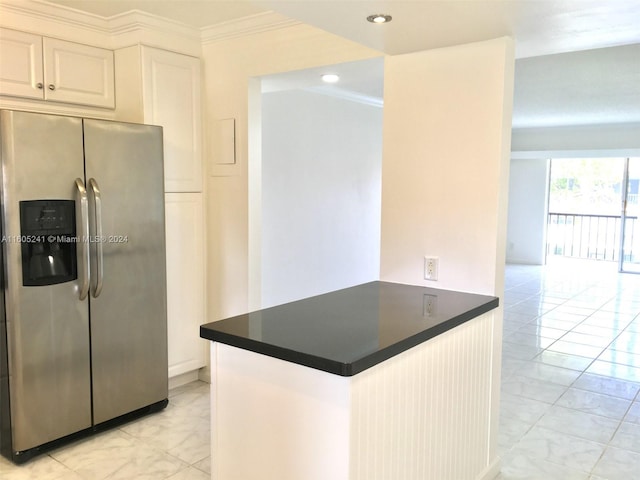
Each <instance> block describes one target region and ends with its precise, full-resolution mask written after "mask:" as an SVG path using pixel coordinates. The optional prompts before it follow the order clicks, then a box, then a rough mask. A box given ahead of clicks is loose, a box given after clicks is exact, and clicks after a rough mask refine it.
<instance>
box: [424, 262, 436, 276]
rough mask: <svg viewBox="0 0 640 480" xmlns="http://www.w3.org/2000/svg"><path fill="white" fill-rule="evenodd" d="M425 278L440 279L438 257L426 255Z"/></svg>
mask: <svg viewBox="0 0 640 480" xmlns="http://www.w3.org/2000/svg"><path fill="white" fill-rule="evenodd" d="M424 278H425V280H433V281H435V280H438V257H424Z"/></svg>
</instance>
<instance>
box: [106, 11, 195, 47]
mask: <svg viewBox="0 0 640 480" xmlns="http://www.w3.org/2000/svg"><path fill="white" fill-rule="evenodd" d="M107 22H108V24H109V28H110V32H111V34H112V35H121V34H123V33H129V32H131V31H134V30H140V29H145V30H154V31H156V32H158V33H168V34H172V35H181V36H183V37H186V38H188V39H191V40H197V41H199V40H200V32H199V30H198V29H197V28H195V27H190V26H189V25H186V24H184V23H181V22H177V21H175V20H171V19H168V18H164V17H159V16H157V15H153V14H151V13H147V12H143V11H142V10H130V11H128V12H125V13H121V14H118V15H114V16H112V17H108V18H107Z"/></svg>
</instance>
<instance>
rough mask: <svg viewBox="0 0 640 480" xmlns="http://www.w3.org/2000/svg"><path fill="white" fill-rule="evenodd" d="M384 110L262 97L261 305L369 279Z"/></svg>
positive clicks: (307, 98)
mask: <svg viewBox="0 0 640 480" xmlns="http://www.w3.org/2000/svg"><path fill="white" fill-rule="evenodd" d="M381 169H382V109H381V108H377V107H374V106H369V105H364V104H361V103H356V102H353V101H348V100H343V99H338V98H334V97H329V96H326V95H320V94H317V93H311V92H305V91H303V90H293V91H283V92H274V93H266V94H263V96H262V306H263V307H269V306H272V305H277V304H280V303H285V302H288V301H292V300H297V299H300V298H305V297H309V296H312V295H317V294H320V293H325V292H329V291H332V290H337V289H340V288H345V287H348V286H352V285H357V284H360V283H364V282H368V281H372V280H377V279H378V275H379V268H380V208H381V207H380V196H381V178H380V177H381Z"/></svg>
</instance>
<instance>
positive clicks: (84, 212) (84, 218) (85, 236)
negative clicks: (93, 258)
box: [76, 178, 89, 300]
mask: <svg viewBox="0 0 640 480" xmlns="http://www.w3.org/2000/svg"><path fill="white" fill-rule="evenodd" d="M76 188H77V189H78V197H79V204H80V218H79V223H80V234H81V238H80V241H79V242H78V245H79V248H80V255H79V260H80V268H79V270H80V272H79V276H80V300H84V299H85V298H87V295H88V293H89V199H88V197H87V190H86V189H85V188H84V182H83V181H82V179H81V178H76ZM76 211H77V209H76ZM76 217H77V214H76Z"/></svg>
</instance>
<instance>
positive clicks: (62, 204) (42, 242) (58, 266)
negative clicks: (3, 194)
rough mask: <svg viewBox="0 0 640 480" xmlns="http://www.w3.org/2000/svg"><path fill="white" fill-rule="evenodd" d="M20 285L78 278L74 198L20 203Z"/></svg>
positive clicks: (44, 283) (59, 281) (34, 284)
mask: <svg viewBox="0 0 640 480" xmlns="http://www.w3.org/2000/svg"><path fill="white" fill-rule="evenodd" d="M20 234H21V238H20V243H21V247H22V284H23V285H25V286H37V285H53V284H56V283H63V282H68V281H71V280H75V279H76V278H77V277H78V273H77V267H76V243H77V238H76V219H75V202H74V201H73V200H29V201H21V202H20Z"/></svg>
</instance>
